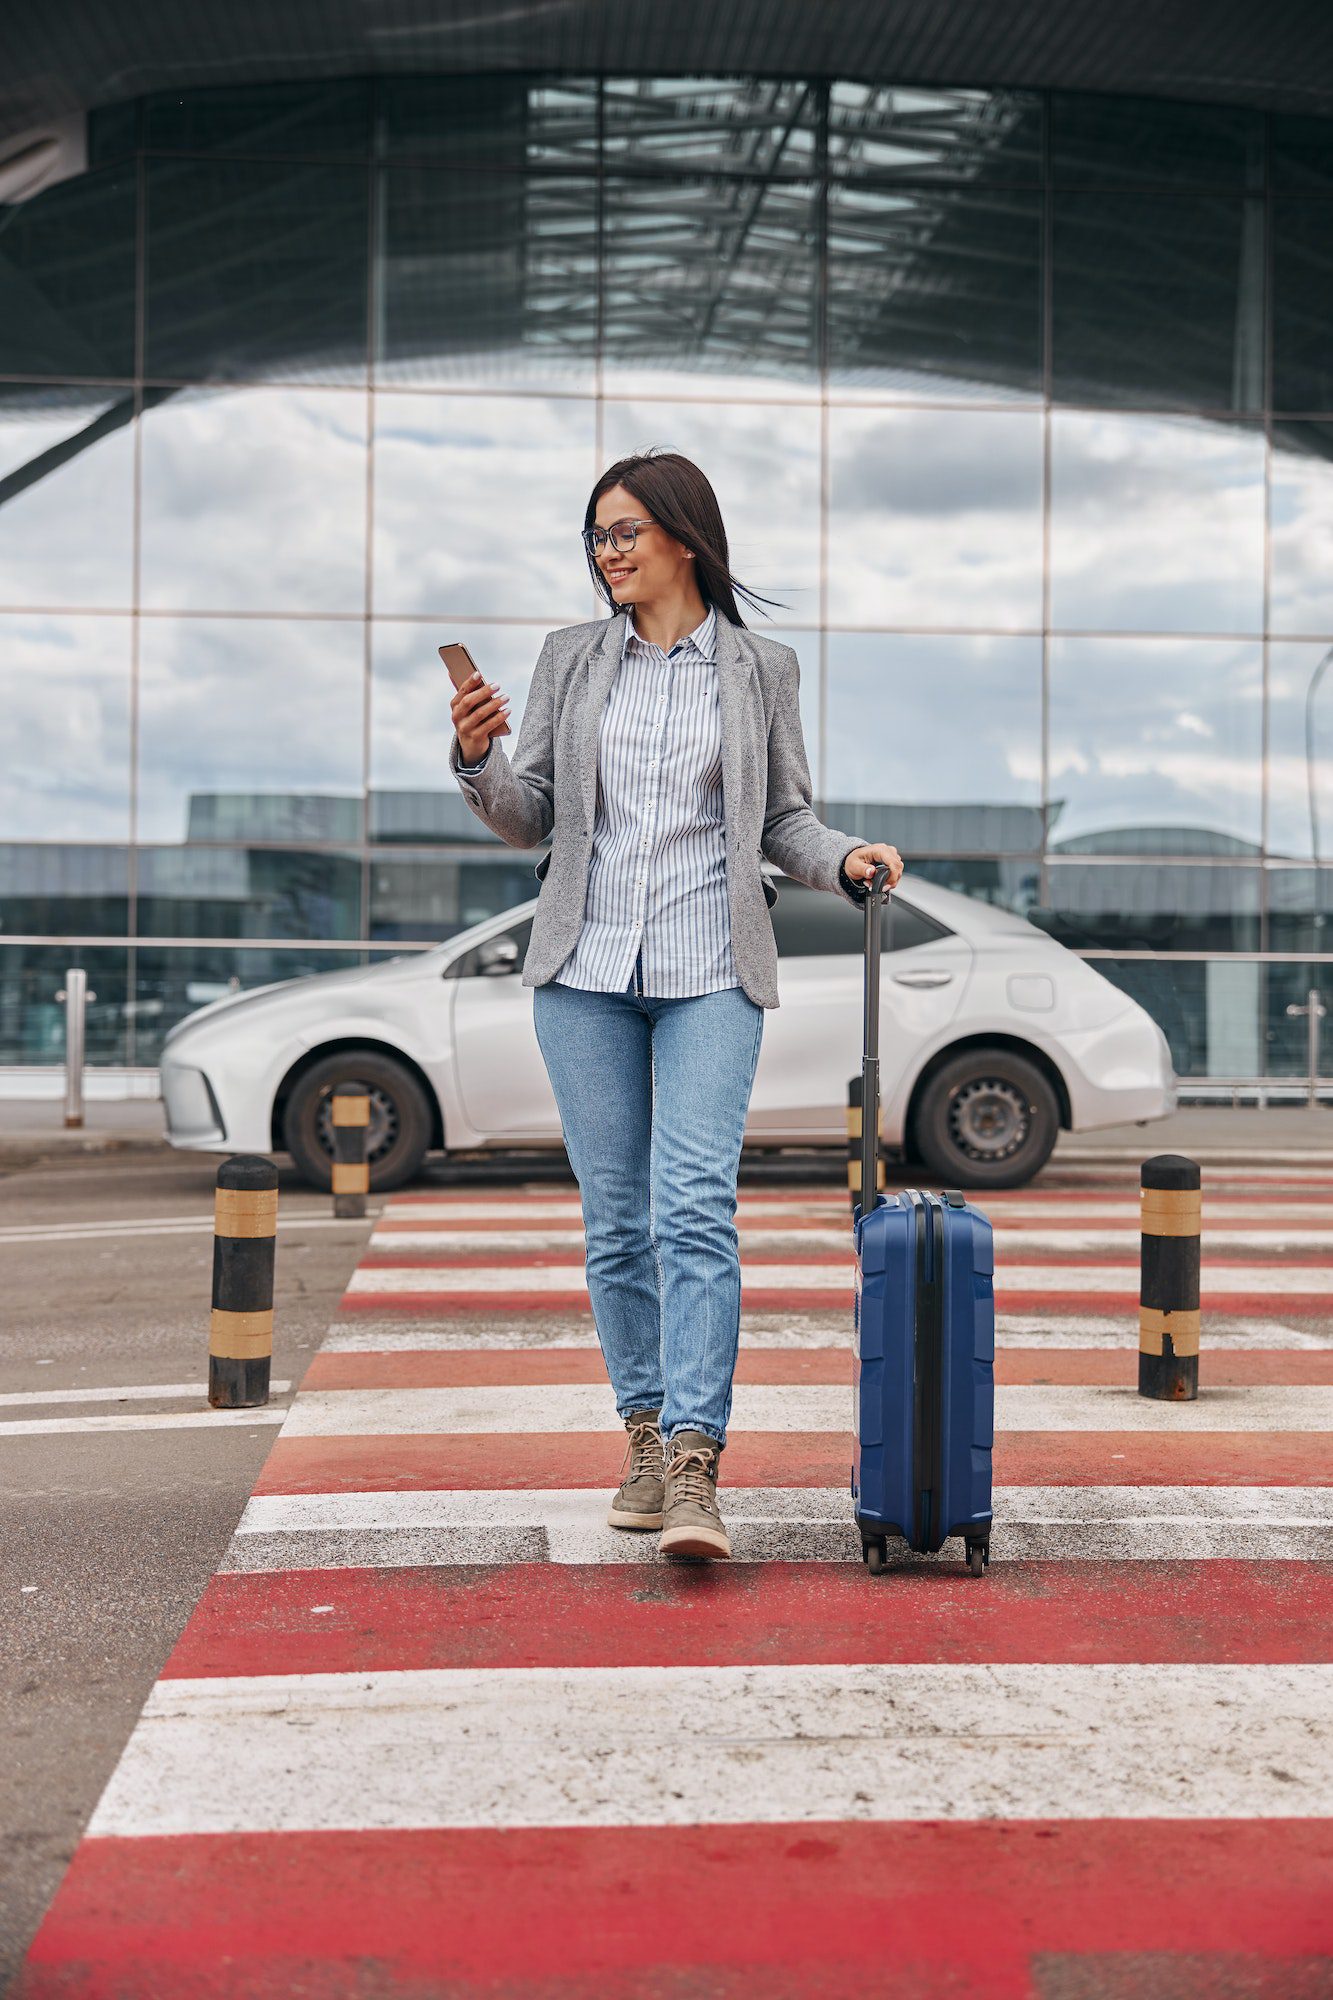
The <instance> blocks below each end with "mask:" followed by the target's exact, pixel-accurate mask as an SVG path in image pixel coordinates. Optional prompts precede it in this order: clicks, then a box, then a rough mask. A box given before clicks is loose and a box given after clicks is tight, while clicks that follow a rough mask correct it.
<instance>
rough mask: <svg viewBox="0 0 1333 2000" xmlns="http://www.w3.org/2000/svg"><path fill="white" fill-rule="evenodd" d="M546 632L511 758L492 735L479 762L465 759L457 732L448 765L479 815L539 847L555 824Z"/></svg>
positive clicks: (514, 842)
mask: <svg viewBox="0 0 1333 2000" xmlns="http://www.w3.org/2000/svg"><path fill="white" fill-rule="evenodd" d="M552 637H553V634H551V633H550V632H548V633H547V635H546V638H545V641H544V642H543V645H542V649H541V652H540V654H539V655H538V658H537V664H536V666H535V667H534V668H533V670H532V684H531V686H530V687H529V689H528V699H527V701H526V703H525V704H524V708H523V720H522V722H521V723H520V724H519V730H518V742H517V744H516V745H515V746H514V755H513V760H512V761H511V760H510V759H509V758H508V757H507V756H506V755H505V752H504V745H503V742H502V739H501V738H500V737H498V736H492V738H491V744H490V749H489V750H488V751H487V753H486V756H485V758H484V759H483V761H482V763H481V764H480V766H476V767H473V768H472V769H471V770H469V768H468V767H467V766H466V765H465V764H463V763H461V761H460V752H459V747H458V732H457V731H456V730H455V732H454V736H453V740H452V742H451V743H450V745H449V768H450V770H451V771H452V772H453V774H454V776H455V778H457V780H458V789H459V790H460V791H461V792H462V794H463V797H464V798H465V799H466V800H467V802H468V804H469V806H470V807H471V808H472V810H473V812H474V813H475V814H476V815H477V818H478V819H479V820H481V821H482V822H483V823H484V824H485V825H486V826H488V827H489V828H490V830H491V832H492V833H494V834H498V835H499V837H500V839H501V840H503V841H507V842H508V844H509V846H510V847H537V846H539V845H540V844H541V842H542V841H543V840H545V839H546V838H547V837H548V835H549V834H550V831H551V828H552V826H553V825H554V823H555V685H554V676H553V673H552V669H551V641H552Z"/></svg>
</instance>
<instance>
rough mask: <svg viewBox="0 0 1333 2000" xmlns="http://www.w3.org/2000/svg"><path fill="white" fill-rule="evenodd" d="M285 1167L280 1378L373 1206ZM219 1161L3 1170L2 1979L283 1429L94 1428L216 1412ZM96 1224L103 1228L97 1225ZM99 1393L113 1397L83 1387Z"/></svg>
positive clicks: (294, 1377) (248, 1425)
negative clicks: (212, 1343)
mask: <svg viewBox="0 0 1333 2000" xmlns="http://www.w3.org/2000/svg"><path fill="white" fill-rule="evenodd" d="M282 1164H283V1176H282V1187H281V1191H280V1194H279V1231H278V1246H277V1252H276V1286H275V1308H276V1311H275V1334H274V1359H273V1377H274V1380H275V1382H277V1381H283V1380H285V1381H287V1382H289V1383H291V1384H293V1385H295V1384H296V1383H298V1382H299V1380H300V1378H301V1375H302V1373H303V1371H304V1368H305V1365H306V1362H307V1360H308V1359H309V1356H310V1354H311V1353H312V1352H313V1350H314V1348H315V1347H316V1346H317V1345H318V1344H319V1341H320V1340H321V1339H322V1337H323V1334H324V1331H325V1328H326V1326H327V1324H328V1321H329V1319H330V1318H331V1317H332V1315H333V1313H334V1312H335V1311H336V1309H337V1305H338V1300H339V1298H340V1297H341V1294H342V1290H343V1287H344V1285H345V1284H346V1281H347V1277H348V1275H349V1273H350V1272H351V1270H352V1269H353V1267H354V1265H355V1264H356V1261H357V1258H358V1256H359V1255H360V1252H361V1248H362V1246H363V1244H364V1242H365V1240H366V1238H367V1236H368V1234H369V1232H370V1229H371V1227H372V1222H373V1214H372V1215H371V1216H368V1217H367V1218H366V1220H365V1221H358V1222H334V1221H333V1220H332V1218H331V1214H330V1210H331V1203H330V1201H329V1198H328V1197H327V1196H319V1195H316V1194H314V1193H312V1191H311V1190H310V1189H309V1188H307V1187H304V1186H301V1185H300V1184H298V1183H297V1182H296V1180H295V1178H294V1176H293V1174H292V1171H291V1168H290V1166H289V1165H287V1164H286V1163H282ZM216 1168H217V1162H216V1161H215V1160H209V1159H203V1158H201V1159H197V1160H196V1159H193V1158H190V1157H183V1156H180V1155H177V1154H169V1153H166V1152H165V1151H164V1152H163V1154H162V1155H160V1156H156V1155H147V1156H144V1155H129V1156H126V1157H123V1158H114V1157H113V1158H110V1159H107V1158H102V1159H99V1158H97V1157H95V1156H93V1157H88V1156H82V1157H75V1158H70V1159H60V1160H57V1161H55V1162H52V1163H49V1164H38V1165H33V1166H26V1167H19V1166H17V1165H14V1166H0V1253H3V1268H4V1279H3V1286H2V1288H0V1397H4V1398H6V1399H7V1400H6V1401H5V1402H4V1403H3V1404H0V1426H3V1427H4V1428H3V1429H0V1437H2V1438H3V1450H0V1603H2V1604H3V1607H4V1614H3V1618H2V1619H0V1704H2V1705H3V1709H4V1713H5V1717H6V1734H7V1737H8V1744H7V1751H8V1754H7V1755H6V1756H5V1757H4V1758H0V1990H3V1988H4V1987H5V1986H6V1985H7V1984H8V1981H9V1979H10V1978H11V1977H12V1975H13V1973H14V1971H15V1970H16V1968H17V1966H18V1964H19V1962H20V1960H21V1958H22V1955H23V1953H24V1951H25V1950H26V1948H27V1944H28V1942H29V1940H30V1938H31V1935H32V1932H33V1931H34V1929H35V1928H36V1925H37V1922H38V1920H39V1918H40V1917H41V1914H42V1911H43V1910H44V1908H45V1906H46V1904H47V1903H48V1902H49V1900H50V1898H51V1896H52V1894H53V1893H54V1891H55V1888H56V1885H57V1883H58V1882H59V1880H60V1877H61V1875H62V1873H63V1871H64V1869H65V1867H66V1865H67V1863H68V1861H69V1858H70V1855H71V1854H72V1852H73V1850H74V1846H75V1843H76V1842H77V1840H78V1837H79V1834H80V1832H81V1831H82V1828H83V1825H84V1823H85V1821H86V1820H87V1818H88V1815H89V1813H90V1812H91V1810H92V1808H93V1806H94V1804H95V1803H96V1801H97V1798H98V1796H99V1794H100V1792H101V1790H102V1787H103V1785H104V1784H105V1782H106V1779H107V1777H108V1776H109V1774H110V1772H111V1770H112V1767H113V1766H114V1764H115V1762H116V1759H117V1757H118V1756H119V1754H120V1751H121V1749H122V1747H123V1745H124V1742H125V1739H126V1737H127V1736H128V1735H129V1732H130V1729H131V1726H132V1725H133V1722H134V1720H135V1717H136V1715H137V1714H138V1712H139V1709H140V1707H141V1706H142V1703H143V1700H144V1697H145V1695H146V1694H147V1692H148V1689H149V1688H150V1686H151V1685H152V1682H153V1680H154V1678H155V1676H156V1674H157V1673H158V1670H159V1669H160V1667H161V1665H162V1662H163V1661H164V1659H165V1658H166V1656H167V1654H168V1653H169V1652H170V1651H171V1648H172V1646H173V1645H174V1644H175V1641H176V1639H177V1637H178V1635H179V1633H180V1630H181V1627H182V1626H183V1625H184V1623H185V1620H186V1618H187V1617H188V1615H189V1613H190V1611H191V1609H192V1607H193V1605H194V1603H195V1601H196V1599H197V1598H198V1596H199V1593H200V1591H201V1590H202V1589H203V1587H204V1584H205V1583H206V1581H207V1579H208V1577H209V1576H210V1575H211V1573H212V1571H213V1569H214V1567H215V1564H216V1562H217V1559H218V1557H219V1556H220V1554H221V1552H222V1550H223V1549H224V1547H225V1546H226V1543H227V1539H228V1537H229V1535H230V1534H231V1532H232V1530H233V1528H234V1527H235V1525H236V1521H237V1519H238V1517H239V1515H240V1512H241V1509H242V1507H243V1506H244V1504H245V1501H246V1498H247V1496H248V1494H249V1492H250V1488H251V1486H252V1485H253V1483H254V1480H255V1476H256V1474H257V1473H258V1470H259V1467H260V1465H261V1464H262V1462H263V1460H264V1457H265V1455H266V1454H267V1452H268V1449H269V1446H270V1444H271V1443H272V1441H273V1437H274V1435H275V1431H276V1424H274V1423H272V1422H269V1423H255V1422H251V1421H249V1420H248V1419H241V1420H240V1421H239V1422H238V1421H237V1420H236V1419H235V1418H230V1417H228V1418H225V1419H222V1420H220V1421H210V1422H209V1423H208V1424H207V1425H206V1426H205V1427H203V1428H199V1427H190V1428H183V1427H177V1426H176V1425H175V1424H174V1423H168V1424H167V1425H165V1426H163V1427H144V1428H127V1429H123V1430H122V1429H117V1430H115V1431H110V1432H108V1431H97V1430H93V1429H90V1428H87V1427H85V1426H86V1420H88V1419H90V1418H91V1419H94V1420H95V1419H98V1418H105V1417H107V1416H114V1417H116V1418H119V1419H122V1420H125V1419H128V1420H129V1421H130V1422H131V1423H134V1422H135V1421H136V1420H138V1419H141V1418H143V1417H147V1416H153V1415H156V1416H167V1417H169V1418H178V1417H180V1416H183V1415H186V1414H189V1413H206V1414H207V1415H208V1416H209V1417H210V1418H214V1415H215V1413H209V1412H208V1410H207V1402H206V1397H205V1387H206V1383H207V1375H208V1358H207V1357H208V1317H209V1304H210V1286H211V1269H212V1213H213V1184H214V1176H215V1173H216ZM371 1206H372V1211H373V1210H375V1209H377V1207H378V1204H376V1203H372V1205H371ZM177 1218H180V1221H179V1222H178V1221H177V1220H176V1219H177ZM145 1224H148V1225H149V1227H150V1230H151V1233H144V1225H145ZM90 1227H92V1228H96V1229H98V1230H100V1231H102V1232H105V1233H101V1234H80V1233H79V1232H80V1231H81V1230H86V1229H88V1228H90ZM150 1385H165V1386H166V1387H167V1388H169V1389H170V1388H175V1389H176V1390H177V1392H178V1393H177V1394H175V1395H167V1396H162V1395H155V1396H154V1395H150V1396H147V1397H142V1396H141V1397H137V1398H131V1399H126V1400H123V1401H122V1400H117V1392H118V1391H120V1392H123V1391H124V1390H126V1389H128V1388H142V1387H144V1386H150ZM99 1390H100V1391H105V1400H103V1399H102V1398H101V1397H93V1398H88V1397H85V1396H80V1397H79V1398H78V1399H77V1400H73V1399H70V1392H72V1391H99ZM15 1397H21V1398H23V1400H22V1401H19V1402H16V1401H14V1400H12V1399H13V1398H15ZM29 1399H33V1400H29ZM39 1399H40V1400H39ZM289 1400H290V1392H287V1393H284V1394H281V1395H278V1396H275V1397H274V1398H273V1401H272V1408H273V1409H274V1410H275V1411H277V1410H281V1409H284V1408H285V1407H286V1404H287V1403H288V1401H289ZM53 1419H54V1420H59V1421H61V1422H65V1423H69V1424H71V1425H79V1426H81V1427H80V1428H71V1429H69V1430H67V1431H60V1432H55V1433H50V1432H46V1433H40V1434H37V1435H16V1434H15V1433H14V1431H13V1430H12V1429H11V1428H10V1426H12V1425H14V1424H16V1423H22V1422H28V1421H33V1420H38V1421H40V1420H47V1421H50V1420H53Z"/></svg>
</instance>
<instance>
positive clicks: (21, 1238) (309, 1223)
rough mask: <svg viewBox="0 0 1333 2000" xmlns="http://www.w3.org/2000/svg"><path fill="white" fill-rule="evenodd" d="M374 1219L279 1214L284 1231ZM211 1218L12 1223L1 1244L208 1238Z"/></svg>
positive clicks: (357, 1225) (360, 1225) (351, 1225)
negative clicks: (151, 1237)
mask: <svg viewBox="0 0 1333 2000" xmlns="http://www.w3.org/2000/svg"><path fill="white" fill-rule="evenodd" d="M372 1219H373V1218H372V1216H370V1215H367V1216H366V1217H365V1218H364V1219H361V1218H359V1217H349V1216H344V1215H300V1214H297V1215H290V1214H287V1215H284V1214H282V1213H279V1215H278V1228H279V1230H283V1229H364V1228H365V1226H366V1223H367V1222H369V1221H371V1220H372ZM212 1234H213V1218H212V1216H197V1215H177V1216H164V1217H162V1218H161V1219H160V1220H158V1221H154V1222H145V1221H141V1220H131V1221H125V1222H53V1223H28V1224H15V1225H13V1226H11V1227H9V1228H6V1229H0V1243H81V1242H85V1241H86V1242H95V1241H98V1240H100V1239H102V1238H104V1237H114V1236H120V1237H127V1236H193V1235H200V1236H211V1235H212Z"/></svg>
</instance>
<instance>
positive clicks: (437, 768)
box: [370, 619, 559, 923]
mask: <svg viewBox="0 0 1333 2000" xmlns="http://www.w3.org/2000/svg"><path fill="white" fill-rule="evenodd" d="M558 622H559V621H558V620H554V619H553V620H552V621H551V622H550V624H548V625H535V624H534V625H470V624H468V623H466V622H461V623H460V622H459V621H457V620H451V621H450V622H449V625H448V628H447V631H446V630H445V628H444V627H442V626H441V625H439V624H438V623H434V622H432V623H431V624H429V625H416V624H409V623H407V622H404V623H402V624H399V623H397V622H396V621H395V622H393V623H380V622H376V623H375V624H374V625H373V626H372V628H371V657H372V663H373V664H372V671H371V684H370V686H371V725H370V742H371V753H370V782H371V788H372V789H371V797H370V837H371V839H372V840H376V841H381V842H384V841H392V842H399V841H411V842H417V841H423V840H449V841H457V840H469V841H470V840H484V841H490V842H493V841H494V840H495V836H494V834H492V833H491V832H490V830H489V828H488V827H487V826H486V824H485V822H484V821H482V820H480V819H478V817H477V815H476V814H475V813H474V812H473V811H472V808H471V807H470V806H469V805H468V803H467V801H466V800H465V799H464V797H463V794H462V792H461V791H460V790H459V786H458V781H457V779H456V778H455V777H454V775H453V772H452V771H451V770H450V769H449V764H448V757H449V745H450V743H451V742H452V741H453V734H454V726H453V723H452V721H451V720H450V717H449V704H450V702H451V701H452V700H453V694H454V690H453V684H452V682H451V681H450V679H449V676H448V673H447V672H446V671H445V667H444V664H443V662H442V661H441V659H440V657H439V654H438V652H437V651H436V648H437V647H438V646H439V645H441V644H442V643H443V641H444V640H445V639H446V638H447V639H449V640H451V641H452V640H457V639H461V640H462V642H463V644H464V645H465V646H466V647H467V649H468V651H469V652H470V653H471V655H472V657H473V659H474V660H475V661H476V663H477V665H478V667H479V668H480V669H481V671H482V672H483V673H484V674H486V675H487V677H488V678H489V679H490V680H493V681H496V682H498V683H499V687H500V692H501V693H502V694H506V695H508V697H509V701H510V709H509V728H510V732H511V733H510V735H509V736H507V737H504V738H502V739H501V740H502V742H503V743H504V746H505V750H506V752H507V753H508V754H512V752H513V751H514V749H515V747H516V746H517V743H518V738H519V732H520V730H521V728H522V724H523V708H524V704H525V702H526V701H527V697H528V687H529V685H530V683H531V680H532V670H533V668H534V666H535V665H536V664H537V658H538V655H539V654H540V652H541V649H542V642H543V640H544V639H545V637H546V634H547V632H548V631H550V630H551V629H552V628H553V627H554V626H555V625H556V624H557V623H558ZM528 879H529V880H530V881H534V878H533V877H532V876H531V874H529V877H528ZM532 893H533V894H534V895H535V894H536V885H535V881H534V887H533V892H532ZM498 907H500V908H504V907H505V906H504V905H503V904H500V905H499V906H498ZM466 921H467V922H468V923H473V922H475V921H476V919H475V918H473V917H468V918H467V919H466Z"/></svg>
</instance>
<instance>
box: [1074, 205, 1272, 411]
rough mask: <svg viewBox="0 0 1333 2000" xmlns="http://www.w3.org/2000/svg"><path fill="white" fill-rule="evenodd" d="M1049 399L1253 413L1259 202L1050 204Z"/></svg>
mask: <svg viewBox="0 0 1333 2000" xmlns="http://www.w3.org/2000/svg"><path fill="white" fill-rule="evenodd" d="M1054 211H1055V220H1054V250H1053V255H1054V274H1053V292H1054V303H1053V323H1054V334H1053V342H1054V346H1053V353H1052V391H1053V394H1054V395H1055V396H1057V397H1059V398H1062V399H1064V400H1066V401H1069V402H1075V403H1141V404H1182V405H1185V406H1188V407H1197V408H1202V409H1215V410H1255V409H1258V408H1259V407H1260V405H1261V404H1262V401H1263V293H1264V286H1263V260H1264V242H1263V203H1262V201H1261V200H1260V198H1259V197H1258V196H1255V197H1253V198H1251V199H1250V200H1248V201H1246V200H1231V199H1229V198H1223V197H1221V196H1217V197H1213V196H1206V195H1179V196H1178V195H1099V194H1057V195H1056V196H1055V197H1054Z"/></svg>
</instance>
